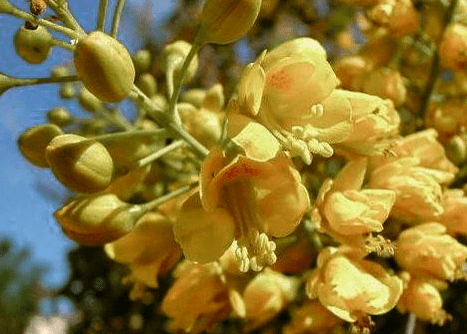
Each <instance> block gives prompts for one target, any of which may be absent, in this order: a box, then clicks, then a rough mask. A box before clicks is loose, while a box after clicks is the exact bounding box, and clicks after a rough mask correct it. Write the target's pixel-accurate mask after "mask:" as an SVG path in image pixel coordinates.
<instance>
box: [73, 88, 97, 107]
mask: <svg viewBox="0 0 467 334" xmlns="http://www.w3.org/2000/svg"><path fill="white" fill-rule="evenodd" d="M78 102H79V105H80V106H81V107H82V108H83V109H84V110H87V111H89V112H95V111H96V110H99V109H101V108H102V106H103V103H102V101H101V100H99V99H98V98H97V97H96V96H95V95H94V94H92V93H91V92H90V91H89V90H87V89H86V87H81V88H80V90H79V94H78Z"/></svg>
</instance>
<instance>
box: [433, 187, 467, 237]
mask: <svg viewBox="0 0 467 334" xmlns="http://www.w3.org/2000/svg"><path fill="white" fill-rule="evenodd" d="M443 199H444V201H443V208H444V212H443V214H442V215H441V216H440V217H439V218H438V219H437V221H439V222H440V223H441V224H443V225H444V226H446V228H447V233H449V234H451V235H457V234H464V235H467V197H466V196H465V195H464V191H463V190H461V189H446V190H445V191H444V193H443Z"/></svg>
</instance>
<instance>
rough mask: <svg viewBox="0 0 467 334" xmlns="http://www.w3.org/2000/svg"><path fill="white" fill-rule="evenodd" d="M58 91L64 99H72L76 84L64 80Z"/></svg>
mask: <svg viewBox="0 0 467 334" xmlns="http://www.w3.org/2000/svg"><path fill="white" fill-rule="evenodd" d="M58 93H59V95H60V97H61V98H62V99H71V98H73V97H75V94H76V86H75V84H74V83H73V82H64V83H62V84H61V85H60V90H59V92H58Z"/></svg>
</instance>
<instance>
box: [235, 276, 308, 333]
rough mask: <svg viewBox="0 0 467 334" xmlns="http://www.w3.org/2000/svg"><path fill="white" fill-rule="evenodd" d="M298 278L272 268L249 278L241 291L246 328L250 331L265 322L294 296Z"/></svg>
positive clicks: (284, 306)
mask: <svg viewBox="0 0 467 334" xmlns="http://www.w3.org/2000/svg"><path fill="white" fill-rule="evenodd" d="M299 285H300V280H299V279H298V278H296V277H289V276H285V275H282V274H280V273H277V272H274V271H272V270H268V269H266V270H264V271H263V272H261V273H259V274H258V275H256V276H255V278H253V280H251V281H250V282H249V283H248V285H247V287H246V288H245V290H244V291H243V295H242V297H243V301H244V303H245V309H246V318H247V319H248V320H249V324H247V330H246V331H248V332H249V331H251V330H253V329H255V328H258V327H259V326H261V325H263V324H265V323H266V322H268V321H269V320H271V319H272V318H274V317H275V316H276V315H277V314H279V313H280V312H281V311H282V310H283V309H285V308H286V307H287V306H288V304H289V303H290V302H291V301H292V300H293V299H294V298H295V296H296V293H297V290H298V287H299Z"/></svg>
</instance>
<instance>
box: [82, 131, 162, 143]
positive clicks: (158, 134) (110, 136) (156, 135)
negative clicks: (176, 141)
mask: <svg viewBox="0 0 467 334" xmlns="http://www.w3.org/2000/svg"><path fill="white" fill-rule="evenodd" d="M166 136H167V131H166V130H165V129H157V130H136V131H125V132H114V133H106V134H104V135H100V136H95V137H91V138H88V139H86V141H87V140H89V141H92V140H97V141H113V140H121V139H135V138H139V137H152V139H162V138H164V137H166ZM80 143H83V142H82V141H81V142H80Z"/></svg>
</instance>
